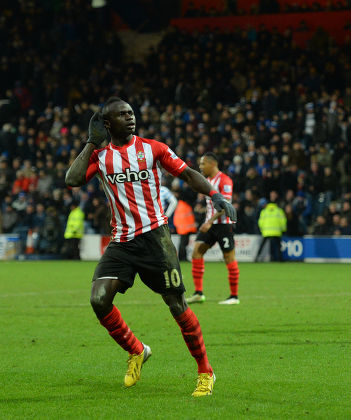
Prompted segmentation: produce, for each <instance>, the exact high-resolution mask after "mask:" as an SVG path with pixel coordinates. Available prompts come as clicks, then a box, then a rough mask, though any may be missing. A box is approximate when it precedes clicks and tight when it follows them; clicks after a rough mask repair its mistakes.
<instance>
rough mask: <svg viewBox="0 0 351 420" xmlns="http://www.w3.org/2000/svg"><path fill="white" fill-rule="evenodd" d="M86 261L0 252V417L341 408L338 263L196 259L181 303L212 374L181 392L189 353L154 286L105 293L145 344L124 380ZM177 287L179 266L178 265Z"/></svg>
mask: <svg viewBox="0 0 351 420" xmlns="http://www.w3.org/2000/svg"><path fill="white" fill-rule="evenodd" d="M94 267H95V263H88V262H1V263H0V323H1V333H0V381H1V388H0V418H1V419H31V418H33V419H118V420H119V419H121V420H124V419H126V420H132V419H140V418H143V419H165V420H168V419H177V420H182V419H186V420H187V419H193V420H197V419H204V418H206V419H241V418H247V419H260V420H261V419H304V418H310V419H312V418H313V419H351V402H350V401H351V399H350V395H351V327H350V301H351V267H350V265H336V264H335V265H334V264H328V265H327V264H325V265H308V264H297V263H295V264H294V263H292V264H288V263H285V264H240V275H241V277H240V299H241V304H240V305H238V306H236V305H233V306H222V305H218V304H217V302H218V301H219V300H221V299H223V298H226V297H227V296H228V295H229V288H228V283H227V274H226V267H225V265H224V263H207V264H206V273H205V283H204V284H205V294H206V296H207V301H206V303H204V304H197V305H193V306H192V308H193V310H194V311H195V313H196V314H197V316H198V318H199V320H200V323H201V326H202V330H203V334H204V338H205V343H206V347H207V351H208V356H209V359H210V362H211V363H212V365H213V367H214V370H215V373H216V376H217V382H216V384H215V387H214V392H213V395H212V396H211V397H206V398H202V399H194V398H192V397H191V392H192V391H193V389H194V387H195V383H196V376H197V373H196V364H195V362H194V361H193V359H192V357H191V356H190V355H189V353H188V350H187V348H186V346H185V343H184V342H183V340H182V337H181V334H180V331H179V327H178V326H177V324H176V323H175V321H174V320H173V319H172V317H171V315H170V314H169V312H168V309H167V307H166V305H164V303H163V302H162V300H161V298H160V297H159V296H158V295H156V294H154V293H153V292H151V291H150V290H148V289H147V288H146V286H144V285H143V284H142V283H141V282H140V280H138V281H136V284H135V286H134V287H133V288H132V289H131V290H129V291H128V292H127V293H126V295H124V296H122V295H118V296H117V299H116V300H115V303H116V304H117V306H118V307H119V308H120V310H121V312H122V315H123V317H124V319H125V320H126V322H127V323H128V325H129V326H130V327H131V329H132V330H133V331H134V333H135V334H136V335H137V336H138V337H139V338H140V339H141V340H142V341H145V343H147V344H148V345H150V346H151V348H152V351H153V356H152V357H151V359H150V360H149V361H148V362H147V363H146V364H145V366H144V368H143V371H142V378H141V381H140V382H139V383H138V384H137V385H136V386H135V387H133V388H130V389H124V388H123V386H122V383H123V377H124V374H125V371H126V363H125V362H126V358H127V356H126V354H125V352H124V351H123V350H122V349H120V348H119V347H118V346H117V345H116V344H115V343H114V341H113V340H112V339H111V338H110V337H109V336H108V334H107V333H106V331H105V330H104V328H102V327H101V326H100V325H99V323H98V322H97V320H96V319H95V315H94V314H93V311H92V310H91V308H90V306H89V295H90V279H91V276H92V273H93V269H94ZM182 268H183V274H184V277H185V279H184V282H185V284H186V286H187V289H188V295H189V294H191V293H192V292H193V286H192V280H191V266H190V264H189V263H185V264H183V266H182Z"/></svg>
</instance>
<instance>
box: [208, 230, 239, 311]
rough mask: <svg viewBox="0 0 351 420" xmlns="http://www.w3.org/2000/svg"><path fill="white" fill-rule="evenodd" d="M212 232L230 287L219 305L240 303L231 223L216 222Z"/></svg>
mask: <svg viewBox="0 0 351 420" xmlns="http://www.w3.org/2000/svg"><path fill="white" fill-rule="evenodd" d="M213 233H214V235H216V239H217V241H218V244H219V246H220V248H221V250H222V253H223V258H224V262H225V264H226V266H227V270H228V282H229V288H230V296H229V297H228V298H227V299H225V300H222V301H221V302H218V303H220V304H221V305H233V304H238V303H240V301H239V298H238V286H239V267H238V262H237V261H236V259H235V241H234V233H233V226H232V225H231V224H218V225H216V226H213Z"/></svg>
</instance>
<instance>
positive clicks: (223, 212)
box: [199, 210, 225, 233]
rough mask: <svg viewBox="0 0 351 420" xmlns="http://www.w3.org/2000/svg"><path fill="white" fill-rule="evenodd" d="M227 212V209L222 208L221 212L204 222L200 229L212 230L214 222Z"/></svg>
mask: <svg viewBox="0 0 351 420" xmlns="http://www.w3.org/2000/svg"><path fill="white" fill-rule="evenodd" d="M224 214H225V211H224V210H222V211H220V212H216V213H215V214H214V215H213V216H212V217H211V218H210V219H209V220H207V222H204V223H203V224H202V225H201V226H200V228H199V231H200V232H202V233H206V232H207V231H208V230H210V228H211V226H212V224H213V222H214V221H215V220H216V219H218V218H219V217H222V216H223V215H224Z"/></svg>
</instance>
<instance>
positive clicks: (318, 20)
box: [171, 11, 351, 46]
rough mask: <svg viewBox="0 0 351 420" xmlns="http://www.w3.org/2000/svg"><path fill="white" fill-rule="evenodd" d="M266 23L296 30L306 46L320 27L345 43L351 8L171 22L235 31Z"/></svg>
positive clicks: (185, 26) (188, 28) (298, 40)
mask: <svg viewBox="0 0 351 420" xmlns="http://www.w3.org/2000/svg"><path fill="white" fill-rule="evenodd" d="M262 24H263V25H265V27H266V28H267V29H269V30H271V29H272V28H274V27H275V28H277V29H278V31H280V32H283V31H284V30H285V29H287V28H289V27H290V28H292V29H293V31H294V41H295V42H296V43H297V44H298V45H300V46H304V44H305V42H306V41H307V40H308V39H310V38H311V36H312V35H313V34H314V32H315V31H316V29H317V28H318V27H322V28H323V29H325V30H326V31H327V32H328V33H329V34H330V35H331V36H332V37H333V38H334V39H335V40H336V42H338V43H343V42H344V41H345V39H346V38H347V37H350V36H351V29H347V28H348V27H349V26H351V11H340V12H316V13H286V14H279V15H249V16H231V17H208V18H191V19H189V18H188V19H172V20H171V25H173V26H176V27H178V28H179V29H183V30H186V31H194V30H197V31H203V30H205V29H206V28H208V29H210V30H214V29H217V30H218V29H219V30H228V29H229V30H233V29H235V28H237V27H239V28H242V29H248V28H255V29H258V28H259V27H260V25H262Z"/></svg>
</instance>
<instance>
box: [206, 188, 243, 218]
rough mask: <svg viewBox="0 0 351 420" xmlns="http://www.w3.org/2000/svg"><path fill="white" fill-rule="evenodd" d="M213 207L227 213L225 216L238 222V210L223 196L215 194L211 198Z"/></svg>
mask: <svg viewBox="0 0 351 420" xmlns="http://www.w3.org/2000/svg"><path fill="white" fill-rule="evenodd" d="M211 199H212V203H213V207H214V208H215V209H216V210H217V211H218V212H220V211H221V210H224V211H225V214H226V215H227V216H228V217H229V218H230V220H232V221H233V222H235V223H236V221H237V215H236V209H235V208H234V207H233V206H232V205H231V204H230V203H229V202H228V201H227V200H226V199H225V198H224V197H223V195H222V194H220V193H216V194H213V196H212V197H211Z"/></svg>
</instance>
